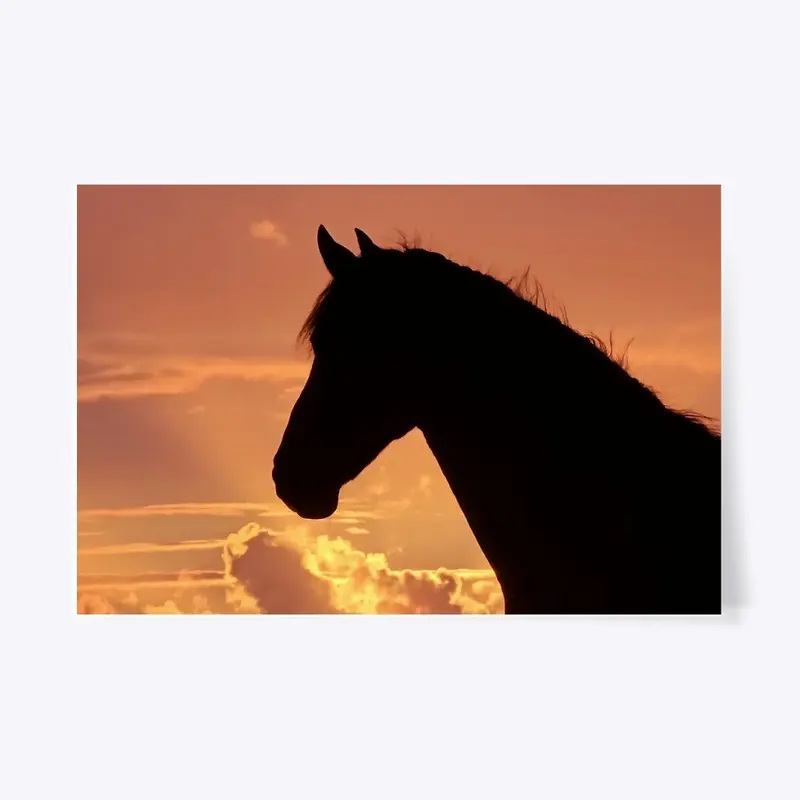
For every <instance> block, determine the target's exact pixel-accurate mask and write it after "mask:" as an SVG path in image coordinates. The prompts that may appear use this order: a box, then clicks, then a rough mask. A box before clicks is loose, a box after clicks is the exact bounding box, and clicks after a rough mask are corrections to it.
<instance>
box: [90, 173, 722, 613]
mask: <svg viewBox="0 0 800 800" xmlns="http://www.w3.org/2000/svg"><path fill="white" fill-rule="evenodd" d="M320 223H322V224H324V225H325V226H326V227H327V228H328V230H329V231H330V232H331V234H332V235H333V236H334V237H335V238H336V239H337V240H338V241H340V242H341V243H343V244H345V245H347V246H348V247H351V249H356V245H355V236H354V233H353V229H354V228H355V227H359V228H362V229H363V230H365V231H366V232H367V233H368V234H369V235H370V236H371V237H372V238H373V239H374V240H375V242H376V243H377V244H382V245H392V244H394V243H395V242H396V241H397V239H398V237H399V235H400V232H402V233H404V234H406V235H407V236H409V237H414V236H418V237H419V239H420V242H421V245H422V246H424V247H426V248H428V249H432V250H437V251H439V252H442V253H444V254H445V255H446V256H448V257H450V258H452V259H453V260H454V261H457V262H459V263H462V264H468V265H470V266H473V267H477V268H481V269H485V270H491V272H492V274H494V275H496V276H497V277H500V278H510V277H513V276H515V275H519V274H521V273H522V272H523V271H524V270H525V269H526V268H528V267H530V269H531V274H532V276H535V277H536V278H538V279H539V280H540V281H541V283H542V285H543V287H544V290H545V292H546V293H547V295H548V298H550V299H551V300H552V301H554V303H555V304H556V305H560V304H563V305H564V306H565V307H566V309H567V311H568V313H569V319H570V322H571V323H572V325H573V326H574V327H576V328H577V329H578V330H580V331H582V332H584V333H589V332H594V333H596V334H599V335H600V336H601V337H602V338H604V339H605V340H607V339H608V334H609V331H613V337H614V342H615V344H617V345H624V344H625V343H626V342H628V341H629V340H630V339H633V343H632V344H631V346H630V349H629V351H628V357H629V364H630V370H631V372H632V373H633V374H634V375H636V377H638V378H640V379H641V380H642V381H644V382H645V383H647V384H648V385H650V386H652V387H653V388H654V389H656V390H657V391H658V392H659V394H660V395H661V397H662V398H663V399H664V400H665V402H667V403H668V404H670V405H673V406H676V407H680V408H684V409H692V410H695V411H699V412H702V413H704V414H707V415H710V416H712V417H714V418H719V417H720V191H719V188H718V187H678V186H664V187H647V186H629V187H602V186H598V187H593V186H589V187H579V186H565V187H526V186H513V187H494V186H473V187H470V186H453V187H436V186H433V187H428V186H399V187H392V186H373V187H363V186H341V187H315V186H263V187H257V186H233V187H224V186H208V187H203V186H185V187H102V186H96V187H80V188H79V190H78V356H79V359H78V403H79V406H78V609H79V611H83V612H118V613H131V612H136V613H141V612H147V613H158V612H162V613H163V612H172V613H177V612H183V613H201V612H212V613H215V612H225V613H253V612H255V613H258V612H273V613H291V612H311V613H317V612H332V611H344V612H368V613H369V612H375V611H383V612H388V613H391V612H402V613H407V612H423V613H425V612H427V613H431V612H433V613H438V612H455V613H463V612H480V613H487V612H489V613H493V612H498V611H501V610H502V597H501V595H500V592H499V589H498V587H497V584H496V582H495V581H494V578H493V576H492V573H491V571H490V570H489V569H488V565H487V563H486V561H485V559H484V557H483V556H482V554H481V552H480V550H479V548H478V546H477V544H476V543H475V541H474V539H473V537H472V534H471V532H470V530H469V528H468V527H467V525H466V523H465V521H464V519H463V516H462V514H461V511H460V510H459V508H458V506H457V504H456V503H455V500H454V499H453V497H452V495H451V493H450V490H449V488H448V487H447V485H446V483H445V481H444V479H443V477H442V475H441V473H440V471H439V468H438V466H437V464H436V462H435V461H434V459H433V457H432V455H431V454H430V452H429V451H428V450H427V447H426V445H425V443H424V441H423V439H422V437H421V435H420V434H419V433H418V432H416V431H415V432H413V433H412V434H411V435H409V436H408V437H406V439H404V440H402V441H400V442H397V443H395V444H393V445H392V446H391V447H390V448H388V449H387V450H386V451H385V452H384V453H383V454H382V455H381V457H380V458H379V459H378V460H377V461H376V462H375V463H374V464H372V465H371V466H370V467H369V468H368V469H367V470H366V471H365V472H364V473H363V474H362V475H361V476H360V477H359V478H358V479H357V480H356V481H355V482H353V483H352V484H350V485H349V486H347V487H345V489H344V490H343V493H342V502H341V504H340V508H339V511H338V512H337V514H336V515H335V516H334V517H333V518H331V519H330V520H324V521H319V522H309V521H305V520H301V519H299V518H297V517H295V516H293V515H292V514H291V513H290V512H289V511H288V510H287V509H286V508H285V507H284V506H283V505H282V504H281V503H280V501H279V500H277V498H276V497H275V494H274V490H273V486H272V481H271V476H270V471H271V466H272V457H273V454H274V452H275V450H276V448H277V445H278V443H279V441H280V437H281V435H282V432H283V429H284V426H285V424H286V421H287V418H288V414H289V411H290V409H291V407H292V403H293V402H294V399H295V398H296V396H297V394H298V392H299V390H300V389H301V388H302V385H303V381H304V377H305V375H306V373H307V370H308V367H309V357H308V355H307V354H306V352H305V350H304V349H302V348H298V346H297V345H296V344H295V340H296V336H297V332H298V330H299V328H300V326H301V324H302V322H303V320H304V318H305V316H306V314H307V313H308V311H309V309H310V307H311V305H312V303H313V301H314V299H315V297H316V296H317V294H318V293H319V292H320V291H321V289H322V288H323V287H324V286H325V284H326V282H327V278H328V275H327V273H326V271H325V269H324V266H323V264H322V261H321V259H320V257H319V254H318V251H317V246H316V230H317V226H318V225H319V224H320Z"/></svg>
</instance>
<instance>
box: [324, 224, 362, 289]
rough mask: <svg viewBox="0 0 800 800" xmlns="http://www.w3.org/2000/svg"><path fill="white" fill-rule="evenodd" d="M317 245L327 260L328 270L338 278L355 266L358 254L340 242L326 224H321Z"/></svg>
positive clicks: (325, 260)
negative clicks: (326, 228) (330, 232)
mask: <svg viewBox="0 0 800 800" xmlns="http://www.w3.org/2000/svg"><path fill="white" fill-rule="evenodd" d="M317 246H318V247H319V254H320V255H321V256H322V260H323V261H324V262H325V266H326V267H327V269H328V272H330V274H331V275H332V276H333V277H334V278H338V277H340V276H341V275H343V274H346V273H347V272H349V271H350V270H352V269H353V268H354V267H355V264H356V256H355V255H354V254H353V253H351V252H350V251H349V250H348V249H347V248H346V247H345V246H344V245H343V244H339V242H337V241H336V240H335V239H334V238H333V236H331V235H330V234H329V233H328V231H326V230H325V226H324V225H320V226H319V228H318V230H317Z"/></svg>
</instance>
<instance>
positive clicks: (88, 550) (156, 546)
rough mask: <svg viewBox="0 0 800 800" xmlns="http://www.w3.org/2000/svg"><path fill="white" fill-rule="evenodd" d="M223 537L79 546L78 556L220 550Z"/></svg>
mask: <svg viewBox="0 0 800 800" xmlns="http://www.w3.org/2000/svg"><path fill="white" fill-rule="evenodd" d="M224 545H225V540H224V539H195V540H189V541H185V542H126V543H125V544H104V545H99V546H97V547H79V548H78V555H79V556H101V555H102V556H111V555H114V556H119V555H131V554H133V553H165V552H170V551H173V552H181V551H192V550H220V549H222V548H223V547H224Z"/></svg>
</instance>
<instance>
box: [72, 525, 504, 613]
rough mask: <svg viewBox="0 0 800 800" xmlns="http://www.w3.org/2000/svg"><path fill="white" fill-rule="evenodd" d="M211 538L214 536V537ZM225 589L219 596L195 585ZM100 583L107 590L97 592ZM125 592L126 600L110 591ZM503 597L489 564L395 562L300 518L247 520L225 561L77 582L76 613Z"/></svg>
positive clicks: (430, 609) (468, 601) (469, 607)
mask: <svg viewBox="0 0 800 800" xmlns="http://www.w3.org/2000/svg"><path fill="white" fill-rule="evenodd" d="M215 544H217V543H216V542H215ZM159 585H160V586H161V587H162V588H166V589H172V590H174V594H173V596H171V597H167V598H162V600H161V602H160V603H144V602H143V601H138V600H137V601H136V602H132V598H135V597H137V596H138V595H137V593H141V592H142V591H143V590H145V589H148V590H150V589H154V588H158V587H159ZM204 588H211V589H216V590H220V591H223V592H224V595H223V597H224V599H223V600H222V601H221V602H216V604H215V601H212V600H211V599H210V598H209V595H208V594H207V593H206V594H204V593H203V592H202V591H198V590H200V589H204ZM104 592H105V593H104ZM122 593H127V594H126V595H125V598H126V599H124V600H121V599H117V600H115V599H113V597H112V596H111V595H113V596H117V595H122ZM502 609H503V597H502V593H501V591H500V587H499V585H498V583H497V580H496V578H495V577H494V575H493V573H492V572H491V571H490V570H457V569H456V570H454V569H446V568H440V569H437V570H410V569H403V570H395V569H392V568H391V567H390V566H389V563H388V557H387V555H386V554H385V553H368V552H365V551H362V550H359V549H358V548H356V547H354V546H353V545H352V544H351V543H350V542H349V541H347V540H345V539H342V538H340V537H334V538H331V537H328V536H317V537H313V536H310V535H309V534H308V531H307V529H306V528H304V527H293V528H287V529H285V530H283V531H278V532H275V531H270V530H267V529H265V528H262V527H261V526H260V525H258V524H257V523H255V522H252V523H248V524H247V525H244V526H243V527H242V528H240V529H239V530H238V531H236V532H235V533H232V534H230V535H229V536H228V537H227V538H226V539H225V540H223V547H222V570H221V571H220V572H218V573H217V572H214V571H202V572H197V573H187V572H184V573H179V574H178V575H175V574H170V573H167V574H157V573H156V574H145V575H140V576H129V577H128V578H123V576H120V579H119V580H117V581H115V580H113V579H111V580H109V578H108V576H105V577H104V578H101V577H100V576H85V577H83V578H82V579H81V580H80V581H79V599H78V610H79V613H85V614H91V613H214V612H216V613H245V614H493V613H501V612H502Z"/></svg>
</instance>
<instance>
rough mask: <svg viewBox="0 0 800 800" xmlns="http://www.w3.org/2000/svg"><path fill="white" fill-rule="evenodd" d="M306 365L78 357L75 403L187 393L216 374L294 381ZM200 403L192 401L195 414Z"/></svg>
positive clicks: (167, 357)
mask: <svg viewBox="0 0 800 800" xmlns="http://www.w3.org/2000/svg"><path fill="white" fill-rule="evenodd" d="M308 370H309V365H308V363H306V362H304V361H293V360H289V359H260V358H252V357H251V358H245V357H238V358H218V357H209V356H181V355H156V354H141V353H139V354H136V353H131V354H128V355H127V356H122V355H121V354H118V355H117V356H103V357H102V358H99V359H98V360H91V359H90V358H80V359H79V360H78V402H84V403H85V402H91V401H96V400H101V399H104V398H114V397H146V396H152V395H174V394H187V393H190V392H194V391H195V390H197V389H198V388H199V387H200V386H201V385H202V384H203V383H205V382H206V381H208V380H211V379H215V378H227V379H238V380H248V381H276V382H283V381H293V382H296V381H297V379H299V378H302V379H304V378H305V377H306V376H307V375H308ZM199 408H200V407H198V406H195V407H194V411H195V413H197V411H198V410H199Z"/></svg>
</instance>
